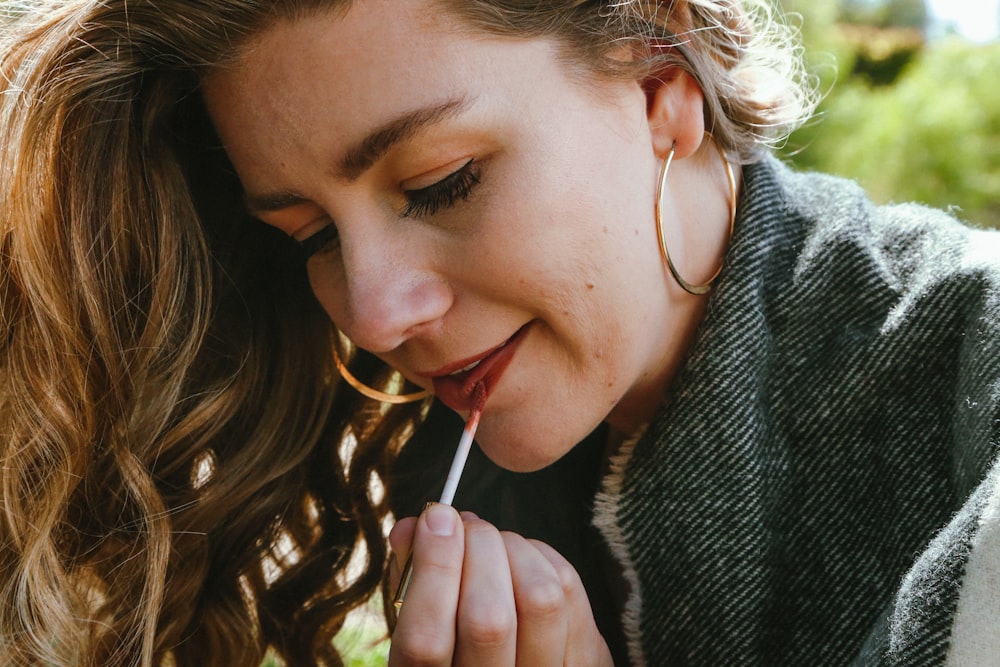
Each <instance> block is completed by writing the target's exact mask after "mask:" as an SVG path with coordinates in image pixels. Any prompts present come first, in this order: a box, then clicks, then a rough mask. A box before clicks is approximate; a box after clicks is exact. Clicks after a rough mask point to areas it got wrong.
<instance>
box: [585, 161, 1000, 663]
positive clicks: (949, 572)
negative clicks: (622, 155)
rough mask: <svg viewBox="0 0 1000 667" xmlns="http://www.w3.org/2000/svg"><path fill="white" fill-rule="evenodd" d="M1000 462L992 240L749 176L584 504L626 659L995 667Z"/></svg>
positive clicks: (998, 289) (811, 178) (996, 237)
mask: <svg viewBox="0 0 1000 667" xmlns="http://www.w3.org/2000/svg"><path fill="white" fill-rule="evenodd" d="M998 450H1000V234H997V233H991V232H984V231H974V230H969V229H967V228H965V227H963V226H961V225H960V224H958V223H957V222H955V221H954V220H953V219H952V218H950V217H949V216H947V215H945V214H943V213H940V212H936V211H931V210H928V209H925V208H922V207H918V206H895V207H882V208H877V207H874V206H873V205H871V204H870V203H869V202H868V201H867V199H866V198H865V197H864V196H863V194H862V193H861V192H860V191H859V190H858V188H857V187H856V186H854V185H853V184H851V183H848V182H845V181H842V180H838V179H834V178H831V177H826V176H819V175H803V174H795V173H793V172H791V171H790V170H788V169H787V168H786V167H784V166H783V165H782V164H780V163H779V162H778V161H777V160H775V159H773V158H768V159H766V160H764V161H763V162H761V163H759V164H757V165H753V166H750V167H748V168H746V170H745V184H744V195H743V200H742V202H741V204H740V215H739V220H738V223H737V231H736V235H735V237H734V239H733V243H732V248H731V250H730V253H729V256H728V259H727V265H726V268H725V270H724V273H723V275H722V277H721V278H720V283H719V285H718V288H717V290H716V291H715V293H714V294H713V296H712V297H711V302H710V305H709V312H708V315H707V318H706V321H705V323H704V326H703V327H702V330H701V332H700V334H699V338H698V340H697V341H696V343H695V345H694V347H693V350H692V353H691V355H690V357H689V359H688V361H687V362H686V365H685V367H684V368H683V369H682V371H681V373H680V375H679V376H678V378H677V379H676V381H675V382H674V384H673V386H672V388H671V391H670V395H669V397H668V399H667V402H666V403H665V406H664V408H663V409H662V410H661V412H660V413H659V415H658V416H657V417H656V419H655V420H654V421H653V422H652V423H651V424H650V425H649V428H648V429H647V430H646V432H645V434H644V435H643V436H642V437H641V438H639V439H637V440H636V441H635V442H631V443H627V444H626V445H625V446H624V447H623V449H622V450H621V451H620V453H619V454H618V455H617V456H616V457H615V459H614V460H613V466H612V473H611V474H610V475H609V476H608V477H607V478H606V479H605V481H604V486H603V490H602V492H601V493H600V494H599V496H598V500H597V512H596V516H595V523H596V524H597V526H598V527H599V528H600V529H601V531H602V532H603V534H604V535H605V537H606V539H608V541H609V542H610V543H611V544H612V549H613V550H614V551H615V553H616V555H617V556H618V558H619V559H620V561H621V562H622V564H623V566H624V568H625V572H626V578H627V579H628V580H629V582H630V585H631V590H630V593H629V598H628V604H627V606H626V610H625V619H624V621H625V628H626V634H627V636H628V639H629V652H630V657H631V660H632V662H633V663H634V664H635V665H637V666H638V665H687V664H690V665H768V666H770V665H810V666H812V665H850V664H856V665H875V664H894V665H895V664H898V665H938V664H946V663H948V662H950V663H951V664H962V665H968V664H983V665H987V664H994V665H996V664H1000V471H998V468H1000V466H998V465H997V464H996V463H994V461H995V459H996V455H997V453H998ZM991 661H992V662H991Z"/></svg>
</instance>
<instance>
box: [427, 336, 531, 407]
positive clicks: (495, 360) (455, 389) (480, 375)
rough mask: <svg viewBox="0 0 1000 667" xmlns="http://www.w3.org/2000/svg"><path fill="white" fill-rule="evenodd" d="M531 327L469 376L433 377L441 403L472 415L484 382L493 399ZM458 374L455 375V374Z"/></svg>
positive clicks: (489, 355) (492, 353) (460, 365)
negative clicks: (477, 391)
mask: <svg viewBox="0 0 1000 667" xmlns="http://www.w3.org/2000/svg"><path fill="white" fill-rule="evenodd" d="M530 328H531V323H530V322H529V323H528V324H526V325H524V326H523V327H521V328H520V329H518V330H517V332H516V333H515V334H514V335H513V336H511V337H510V338H508V339H507V341H506V342H505V343H503V344H502V345H500V346H499V347H497V348H495V349H493V350H491V351H490V352H488V353H487V354H486V355H485V356H483V357H481V360H480V361H479V365H478V366H476V367H475V368H473V369H472V370H470V371H468V372H466V373H458V374H456V375H440V374H437V375H436V376H435V377H433V378H432V379H433V381H434V393H435V395H437V397H438V398H439V399H441V402H442V403H444V404H445V405H447V406H448V407H449V408H451V409H452V410H454V411H456V412H468V411H469V410H471V409H472V404H473V390H474V389H475V386H476V384H477V383H479V382H482V383H483V386H484V388H485V389H486V397H487V399H488V398H489V396H490V394H491V393H493V389H494V388H495V387H496V386H497V383H498V382H500V378H501V377H502V376H503V373H504V371H505V370H507V366H508V365H509V364H510V362H511V360H512V359H513V358H514V352H515V351H516V350H517V347H518V345H520V344H521V341H523V340H524V338H525V337H526V336H527V334H528V330H529V329H530ZM476 360H477V359H475V358H473V359H471V360H466V361H462V362H458V363H455V364H451V365H450V367H451V368H456V369H458V368H463V367H465V366H468V365H469V364H470V363H473V362H475V361H476ZM452 372H454V371H452Z"/></svg>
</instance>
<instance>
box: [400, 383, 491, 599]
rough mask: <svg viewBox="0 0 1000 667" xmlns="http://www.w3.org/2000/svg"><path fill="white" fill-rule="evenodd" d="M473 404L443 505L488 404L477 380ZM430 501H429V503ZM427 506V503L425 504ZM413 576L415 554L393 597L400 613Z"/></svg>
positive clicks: (459, 476) (455, 485) (455, 484)
mask: <svg viewBox="0 0 1000 667" xmlns="http://www.w3.org/2000/svg"><path fill="white" fill-rule="evenodd" d="M472 397H473V405H472V410H471V411H470V412H469V418H468V419H467V420H466V422H465V429H464V430H463V431H462V437H461V438H460V439H459V441H458V449H457V450H455V456H454V458H452V460H451V468H450V469H449V470H448V478H447V479H446V480H445V482H444V490H442V491H441V499H440V500H438V502H439V503H440V504H442V505H449V506H450V505H451V504H452V502H453V501H454V500H455V491H457V490H458V482H459V480H461V479H462V471H463V470H465V462H466V460H468V458H469V452H470V451H471V450H472V441H473V439H474V438H475V437H476V429H477V428H479V417H480V416H481V415H482V414H483V406H484V405H486V387H485V386H483V383H482V382H477V383H476V386H475V387H474V388H473V390H472ZM429 504H430V503H428V505H429ZM424 507H425V508H426V507H427V506H426V505H425V506H424ZM412 576H413V554H412V553H411V554H410V556H409V557H408V558H407V559H406V564H405V565H404V566H403V573H402V576H401V577H400V580H399V588H397V589H396V595H395V596H393V598H392V606H393V607H395V608H396V613H399V610H400V608H401V607H402V606H403V599H404V598H405V597H406V591H407V589H408V588H409V587H410V578H411V577H412Z"/></svg>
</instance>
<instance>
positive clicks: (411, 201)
mask: <svg viewBox="0 0 1000 667" xmlns="http://www.w3.org/2000/svg"><path fill="white" fill-rule="evenodd" d="M474 162H475V158H472V159H470V160H469V161H468V162H466V163H465V164H463V165H462V166H461V167H459V168H458V169H457V170H455V171H454V172H452V173H450V174H448V175H447V176H445V177H444V178H442V179H441V180H440V181H438V182H437V183H434V184H432V185H429V186H427V187H426V188H420V189H419V190H404V191H403V194H405V195H406V199H407V204H406V208H405V209H403V212H402V214H401V215H402V217H404V218H419V217H426V216H430V215H434V214H435V213H437V212H438V211H441V210H443V209H448V208H451V207H452V206H454V205H455V204H456V203H458V202H459V201H460V200H461V201H464V200H466V199H468V198H469V195H470V194H472V191H473V190H474V189H475V187H476V186H477V185H479V170H478V169H477V167H476V165H475V164H474Z"/></svg>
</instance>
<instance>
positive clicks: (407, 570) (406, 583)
mask: <svg viewBox="0 0 1000 667" xmlns="http://www.w3.org/2000/svg"><path fill="white" fill-rule="evenodd" d="M412 577H413V555H412V554H410V555H409V556H408V557H407V558H406V564H405V565H404V566H403V574H402V576H401V577H400V579H399V587H398V588H397V589H396V594H395V595H394V596H393V598H392V606H393V607H395V608H396V613H397V614H398V613H399V610H400V609H401V608H402V606H403V599H404V598H405V597H406V591H407V589H409V588H410V579H411V578H412Z"/></svg>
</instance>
